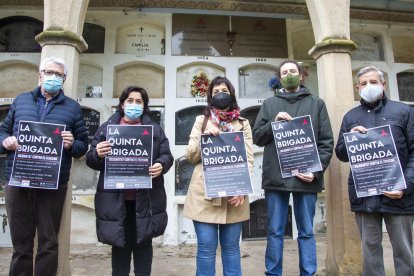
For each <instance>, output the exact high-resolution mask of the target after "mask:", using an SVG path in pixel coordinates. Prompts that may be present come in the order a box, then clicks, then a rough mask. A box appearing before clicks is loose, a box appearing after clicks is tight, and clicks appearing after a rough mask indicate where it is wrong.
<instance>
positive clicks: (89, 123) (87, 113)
mask: <svg viewBox="0 0 414 276" xmlns="http://www.w3.org/2000/svg"><path fill="white" fill-rule="evenodd" d="M82 115H83V121H84V122H85V127H86V130H87V131H88V133H89V134H88V140H89V141H88V142H89V144H90V143H91V142H92V140H93V136H94V135H95V133H96V131H97V130H98V128H99V119H100V117H101V114H100V113H99V111H96V110H93V109H91V108H87V107H83V108H82Z"/></svg>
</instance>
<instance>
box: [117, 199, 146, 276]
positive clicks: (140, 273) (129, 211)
mask: <svg viewBox="0 0 414 276" xmlns="http://www.w3.org/2000/svg"><path fill="white" fill-rule="evenodd" d="M124 235H125V247H116V246H112V275H113V276H128V275H129V272H130V270H131V255H133V256H134V258H133V260H134V274H135V275H136V276H150V275H151V265H152V254H153V252H152V242H151V241H149V242H147V243H144V244H140V245H137V230H136V225H135V200H126V201H125V220H124Z"/></svg>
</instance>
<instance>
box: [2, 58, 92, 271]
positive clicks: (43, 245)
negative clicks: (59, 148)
mask: <svg viewBox="0 0 414 276" xmlns="http://www.w3.org/2000/svg"><path fill="white" fill-rule="evenodd" d="M66 75H67V69H66V65H65V62H64V60H63V59H60V58H55V57H49V58H46V59H45V60H44V61H43V62H42V64H41V65H40V67H39V83H40V85H39V86H38V87H36V88H35V89H34V90H33V91H31V92H26V93H22V94H20V95H19V96H17V97H16V98H15V100H14V101H13V104H12V105H11V107H10V110H9V112H8V114H7V117H6V119H5V120H4V123H3V124H2V125H1V126H0V154H1V153H7V166H6V169H5V174H6V177H7V179H9V178H10V174H11V171H12V165H13V159H14V154H15V150H16V149H17V147H18V141H17V139H16V137H17V132H18V126H19V122H20V121H36V122H44V123H54V124H63V125H66V131H62V132H61V136H62V139H63V153H62V159H61V164H60V166H61V169H60V175H59V185H58V189H57V190H51V189H40V188H39V189H30V188H22V187H16V186H11V185H7V187H6V210H7V215H8V217H9V224H10V233H11V239H12V243H13V256H12V260H11V263H10V272H9V273H10V275H33V269H34V275H56V271H57V265H58V234H59V228H60V220H61V217H62V210H63V203H64V201H65V197H66V190H67V182H68V180H69V174H70V168H71V165H72V157H75V158H79V157H81V156H82V155H84V154H85V153H86V151H87V149H88V142H87V141H88V140H87V139H88V132H87V130H86V128H85V124H84V121H83V116H82V112H81V107H80V105H79V104H78V103H77V102H76V101H74V100H73V99H71V98H69V97H67V96H65V94H64V92H63V90H62V86H63V82H64V81H65V78H66ZM36 233H37V237H38V247H37V254H36V259H35V265H34V267H33V245H34V237H35V234H36Z"/></svg>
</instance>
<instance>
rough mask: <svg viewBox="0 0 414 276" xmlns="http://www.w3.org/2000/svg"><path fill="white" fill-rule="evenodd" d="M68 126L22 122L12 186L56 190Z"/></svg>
mask: <svg viewBox="0 0 414 276" xmlns="http://www.w3.org/2000/svg"><path fill="white" fill-rule="evenodd" d="M65 128H66V126H65V125H59V124H48V123H39V122H29V121H20V122H19V130H18V134H17V142H18V144H19V147H18V148H17V150H16V152H15V155H14V161H13V168H12V173H11V176H10V181H9V185H12V186H18V187H25V188H41V189H57V188H58V184H59V174H60V163H61V159H62V151H63V139H62V136H61V132H62V131H64V130H65Z"/></svg>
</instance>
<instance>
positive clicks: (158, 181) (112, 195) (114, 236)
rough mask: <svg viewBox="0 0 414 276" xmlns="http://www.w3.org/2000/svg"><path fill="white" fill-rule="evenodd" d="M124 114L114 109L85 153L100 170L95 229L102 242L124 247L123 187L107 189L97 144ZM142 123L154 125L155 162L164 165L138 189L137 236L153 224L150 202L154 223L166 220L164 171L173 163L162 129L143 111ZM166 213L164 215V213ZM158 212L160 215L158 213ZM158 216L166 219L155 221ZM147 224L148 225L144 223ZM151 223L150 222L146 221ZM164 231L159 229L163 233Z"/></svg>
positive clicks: (103, 167) (95, 168)
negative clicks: (143, 186)
mask: <svg viewBox="0 0 414 276" xmlns="http://www.w3.org/2000/svg"><path fill="white" fill-rule="evenodd" d="M120 120H121V114H120V113H119V112H115V114H113V115H112V116H111V117H110V118H109V119H108V121H107V122H105V123H104V124H102V125H101V126H100V127H99V129H98V131H97V132H96V134H95V137H94V139H93V141H92V144H91V147H90V149H89V151H88V152H87V153H86V164H87V165H88V166H89V167H90V168H92V169H94V170H98V171H100V174H99V180H98V185H97V191H96V195H95V214H96V232H97V236H98V240H99V241H100V242H102V243H106V244H110V245H114V246H117V247H124V245H125V235H124V218H125V197H124V191H123V190H118V189H104V170H105V159H104V158H102V159H101V158H99V157H98V154H97V152H96V145H97V144H98V143H100V142H102V141H105V140H106V129H107V125H108V124H111V125H114V124H119V122H120ZM141 122H142V124H143V125H152V126H153V131H154V133H153V160H152V162H153V164H154V163H160V164H162V166H163V171H162V173H161V175H159V176H158V177H156V178H153V179H152V189H139V190H137V193H136V206H135V207H136V221H137V223H136V224H137V238H139V232H140V231H139V228H141V229H142V228H147V227H151V225H149V220H146V219H144V218H148V217H149V215H150V205H151V207H152V215H153V221H152V223H159V224H163V223H165V225H166V223H167V221H166V219H167V214H166V208H167V196H166V193H165V189H164V177H163V174H165V173H167V172H168V170H169V169H170V168H171V166H172V164H173V160H174V159H173V156H172V154H171V151H170V146H169V142H168V139H167V137H166V136H165V133H164V131H163V129H162V128H161V127H160V126H159V125H158V124H156V123H154V122H152V120H151V118H150V117H149V116H148V115H146V114H143V115H142V117H141ZM162 214H163V215H162ZM157 215H159V216H157ZM157 219H159V220H163V221H156V220H157ZM141 224H145V225H141ZM147 224H148V225H147ZM160 234H162V233H158V235H160Z"/></svg>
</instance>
